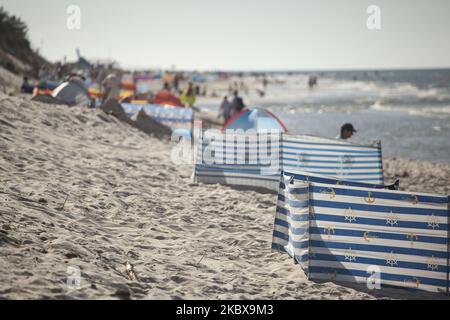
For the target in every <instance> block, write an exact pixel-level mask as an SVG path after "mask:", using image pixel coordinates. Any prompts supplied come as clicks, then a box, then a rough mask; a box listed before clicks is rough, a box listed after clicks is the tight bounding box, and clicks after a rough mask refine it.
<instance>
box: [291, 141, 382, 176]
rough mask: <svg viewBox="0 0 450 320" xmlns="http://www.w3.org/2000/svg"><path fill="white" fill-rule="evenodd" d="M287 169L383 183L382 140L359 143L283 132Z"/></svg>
mask: <svg viewBox="0 0 450 320" xmlns="http://www.w3.org/2000/svg"><path fill="white" fill-rule="evenodd" d="M282 155H283V169H284V170H291V169H297V170H303V171H307V172H310V173H319V174H323V175H328V176H334V177H338V178H340V179H345V180H353V181H359V182H367V183H379V184H381V183H383V165H382V157H381V143H380V142H377V143H375V144H374V145H359V144H353V143H349V142H346V141H341V140H332V139H326V138H320V137H313V136H299V135H297V136H296V135H290V134H285V135H283V154H282Z"/></svg>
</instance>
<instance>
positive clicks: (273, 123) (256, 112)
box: [223, 108, 287, 132]
mask: <svg viewBox="0 0 450 320" xmlns="http://www.w3.org/2000/svg"><path fill="white" fill-rule="evenodd" d="M230 129H232V130H236V129H243V130H244V131H246V130H248V129H255V130H256V131H260V130H269V131H270V130H276V131H279V132H287V129H286V127H285V125H284V124H283V123H282V122H281V121H280V119H278V118H277V117H276V116H275V115H274V114H273V113H271V112H270V111H267V110H264V109H261V108H254V109H244V110H242V111H241V112H239V113H237V114H236V115H235V116H234V117H232V118H231V119H230V120H229V121H228V122H227V123H226V124H225V126H224V127H223V131H225V130H230Z"/></svg>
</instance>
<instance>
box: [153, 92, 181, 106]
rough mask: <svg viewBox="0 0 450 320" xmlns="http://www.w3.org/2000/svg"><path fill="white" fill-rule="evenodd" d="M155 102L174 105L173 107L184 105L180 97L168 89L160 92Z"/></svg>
mask: <svg viewBox="0 0 450 320" xmlns="http://www.w3.org/2000/svg"><path fill="white" fill-rule="evenodd" d="M153 103H154V104H159V105H163V106H173V107H182V106H183V104H182V103H181V101H180V99H179V98H178V97H176V96H175V95H173V94H172V93H170V92H169V91H166V90H162V91H160V92H158V93H157V94H156V96H155V99H154V101H153Z"/></svg>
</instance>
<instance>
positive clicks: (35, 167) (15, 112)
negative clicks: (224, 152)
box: [0, 94, 450, 299]
mask: <svg viewBox="0 0 450 320" xmlns="http://www.w3.org/2000/svg"><path fill="white" fill-rule="evenodd" d="M171 147H172V145H171V144H170V143H169V142H168V141H167V140H165V141H162V140H158V139H156V138H152V137H149V136H148V135H146V134H144V133H142V132H140V131H138V129H136V128H133V127H131V126H130V125H128V124H125V123H121V122H119V121H118V120H116V119H115V118H113V117H112V116H109V115H106V114H104V113H103V112H102V111H100V110H92V109H80V108H72V109H69V108H67V107H64V106H53V105H45V104H40V103H35V102H33V103H31V102H29V101H28V100H25V99H21V98H12V97H8V96H5V95H2V94H0V181H1V184H0V203H1V205H0V298H8V299H40V298H53V299H55V298H56V299H60V298H61V299H70V298H75V299H80V298H81V299H86V298H91V299H92V298H93V299H97V298H107V299H108V298H112V299H116V298H133V299H135V298H137V299H175V298H183V299H187V298H192V299H255V298H262V299H372V298H421V297H422V298H441V296H437V295H430V294H425V293H411V292H408V291H405V290H401V289H386V290H383V291H370V292H369V291H365V290H364V287H360V286H351V287H350V286H349V285H345V286H343V285H338V284H334V283H331V282H325V283H316V282H313V281H308V280H307V279H306V278H305V275H304V273H303V272H302V270H301V269H300V267H299V266H298V265H294V264H293V262H292V261H291V260H290V259H289V258H288V256H287V255H282V254H279V253H275V252H271V250H270V245H271V237H272V225H273V216H274V212H275V200H276V195H274V194H260V193H255V192H253V191H238V190H235V189H232V188H230V187H227V186H219V185H202V184H192V183H191V180H190V175H191V173H192V167H191V166H184V167H179V166H176V165H174V164H173V163H172V162H171V161H170V150H171ZM386 165H387V168H388V170H387V171H388V174H389V175H393V174H396V173H402V174H403V171H406V172H408V175H409V176H410V178H405V179H404V180H403V179H402V186H403V188H406V189H408V188H411V189H413V190H417V188H418V184H419V182H420V183H423V184H424V185H425V190H423V191H429V192H433V191H439V192H448V191H449V188H448V182H449V177H450V169H449V168H450V166H449V165H434V164H432V163H422V162H416V161H396V162H395V163H394V162H393V161H386ZM438 169H439V170H440V169H442V170H443V173H440V171H438ZM418 170H421V171H420V172H421V174H420V175H419V174H418V173H417V178H414V177H415V175H416V172H418ZM429 176H431V178H428V177H429ZM422 177H423V178H422ZM419 179H422V180H419ZM435 184H437V185H435ZM421 190H422V189H421ZM66 195H67V196H68V199H67V202H66V203H65V206H64V209H63V210H61V207H62V204H63V203H64V201H65V199H66ZM127 261H129V262H130V263H131V264H132V265H133V266H134V270H135V272H136V274H137V277H138V279H137V280H134V281H132V280H129V278H128V276H127V272H126V262H127ZM70 266H77V267H79V268H80V269H81V288H80V289H78V290H74V289H70V288H68V287H67V285H66V280H67V276H68V274H67V268H68V267H70Z"/></svg>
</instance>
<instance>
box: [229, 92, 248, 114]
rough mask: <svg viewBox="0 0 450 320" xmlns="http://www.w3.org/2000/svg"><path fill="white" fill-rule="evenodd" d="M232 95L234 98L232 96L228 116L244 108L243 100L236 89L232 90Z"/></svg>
mask: <svg viewBox="0 0 450 320" xmlns="http://www.w3.org/2000/svg"><path fill="white" fill-rule="evenodd" d="M233 95H234V98H233V101H232V102H231V114H230V117H232V116H234V115H235V114H238V113H239V112H241V111H242V110H244V108H245V104H244V101H243V100H242V98H241V97H239V93H238V92H237V91H234V93H233Z"/></svg>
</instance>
